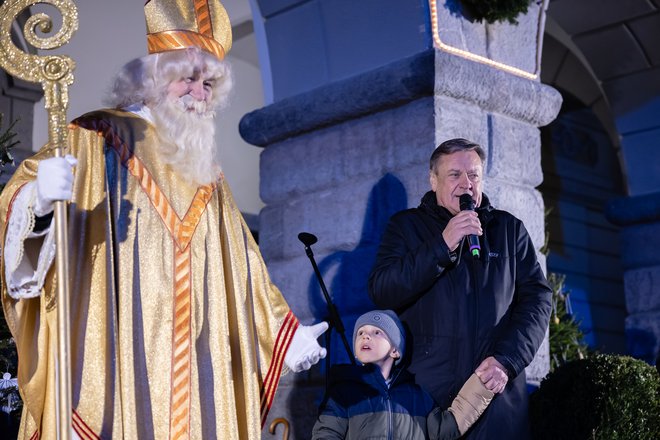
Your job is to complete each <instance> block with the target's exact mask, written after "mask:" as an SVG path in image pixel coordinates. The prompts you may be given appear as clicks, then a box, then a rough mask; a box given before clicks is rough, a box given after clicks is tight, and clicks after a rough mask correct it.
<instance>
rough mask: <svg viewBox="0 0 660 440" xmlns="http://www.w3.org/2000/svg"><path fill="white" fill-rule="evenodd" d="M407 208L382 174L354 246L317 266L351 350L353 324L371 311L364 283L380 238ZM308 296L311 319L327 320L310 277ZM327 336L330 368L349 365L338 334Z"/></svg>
mask: <svg viewBox="0 0 660 440" xmlns="http://www.w3.org/2000/svg"><path fill="white" fill-rule="evenodd" d="M407 207H408V198H407V195H406V190H405V188H404V186H403V183H401V181H400V180H399V179H398V178H397V177H396V176H394V175H393V174H390V173H387V174H385V175H384V176H383V177H382V178H380V179H379V180H378V182H377V183H376V184H375V185H374V187H373V188H372V190H371V192H370V193H369V198H368V200H367V207H366V210H365V217H364V221H363V224H362V234H361V236H360V240H359V242H358V244H357V246H355V248H353V249H352V250H338V251H335V252H333V253H331V254H329V255H327V256H326V257H325V258H323V259H322V260H321V261H320V262H319V263H318V266H319V271H320V272H321V275H322V277H323V279H324V282H325V283H326V286H327V288H328V292H329V294H330V297H331V298H332V301H333V302H334V304H335V306H337V309H338V312H339V315H340V317H341V320H342V322H343V324H344V326H345V330H346V337H347V339H348V343H349V345H351V348H352V341H351V338H352V334H353V325H354V323H355V320H356V319H357V317H358V316H359V315H360V314H362V313H364V312H366V311H368V310H371V309H373V308H374V305H373V303H372V302H371V300H370V299H369V295H368V292H367V283H368V280H369V273H370V272H371V268H372V266H373V264H374V262H375V259H376V253H377V251H378V246H379V245H380V240H381V237H382V235H383V232H384V231H385V227H386V226H387V222H388V221H389V219H390V217H391V216H392V215H393V214H395V213H396V212H398V211H401V210H404V209H406V208H407ZM342 227H344V225H343V224H342V223H341V221H339V219H338V221H337V228H338V229H339V230H340V231H341V228H342ZM308 292H309V298H310V302H311V303H312V304H313V311H314V316H317V317H323V319H327V316H328V310H327V305H326V302H325V299H324V297H323V292H321V288H320V287H319V283H318V280H317V278H316V276H314V275H313V276H312V277H311V278H310V280H309V288H308ZM330 334H331V336H330V341H331V344H330V346H329V350H328V351H329V356H330V364H337V363H345V362H349V357H348V353H347V352H346V350H345V348H344V345H343V344H342V341H341V338H340V336H339V334H338V333H337V332H336V331H334V330H333V329H331V332H330Z"/></svg>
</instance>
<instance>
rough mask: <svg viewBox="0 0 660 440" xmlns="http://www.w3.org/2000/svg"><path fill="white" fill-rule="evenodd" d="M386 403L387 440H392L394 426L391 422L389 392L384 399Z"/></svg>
mask: <svg viewBox="0 0 660 440" xmlns="http://www.w3.org/2000/svg"><path fill="white" fill-rule="evenodd" d="M385 399H386V401H387V438H388V439H389V440H392V438H393V432H392V431H393V430H394V424H393V422H392V399H390V392H389V391H388V392H387V396H386V397H385Z"/></svg>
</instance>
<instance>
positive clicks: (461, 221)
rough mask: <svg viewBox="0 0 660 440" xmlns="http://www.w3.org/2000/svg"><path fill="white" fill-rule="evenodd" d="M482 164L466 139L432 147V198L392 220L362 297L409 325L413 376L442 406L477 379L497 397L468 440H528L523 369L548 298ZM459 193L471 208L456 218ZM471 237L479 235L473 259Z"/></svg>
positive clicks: (531, 252) (540, 334) (519, 227)
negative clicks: (494, 202) (489, 188)
mask: <svg viewBox="0 0 660 440" xmlns="http://www.w3.org/2000/svg"><path fill="white" fill-rule="evenodd" d="M484 161H485V154H484V152H483V149H482V148H481V147H480V146H479V145H478V144H475V143H473V142H470V141H467V140H465V139H452V140H449V141H446V142H443V143H442V144H441V145H440V146H439V147H438V148H436V150H435V151H434V152H433V154H432V155H431V161H430V182H431V188H432V191H429V192H428V193H426V194H425V195H424V197H423V198H422V201H421V204H420V206H419V207H418V208H416V209H409V210H405V211H402V212H399V213H397V214H395V215H394V216H393V217H392V218H391V219H390V222H389V224H388V226H387V229H386V230H385V233H384V235H383V240H382V243H381V245H380V249H379V251H378V255H377V258H376V263H375V265H374V268H373V270H372V272H371V275H370V277H369V294H370V296H371V299H372V300H373V301H374V302H375V303H376V305H377V306H378V307H381V308H388V309H393V310H396V311H397V312H398V313H399V316H400V317H401V319H402V320H403V321H404V322H406V323H407V325H408V326H409V328H410V330H411V334H412V361H411V366H410V371H411V372H412V373H414V374H415V376H416V378H417V381H418V382H419V383H420V385H422V387H424V388H425V389H426V390H428V391H429V392H430V393H431V395H432V396H433V398H434V399H435V400H436V402H437V404H439V405H440V406H441V407H447V406H448V405H449V403H451V401H452V399H453V398H454V397H455V396H456V393H457V392H458V390H459V389H460V387H461V385H462V384H463V383H464V382H465V380H466V379H467V378H468V377H469V376H470V375H471V374H472V373H474V372H476V373H477V375H478V376H479V378H480V379H481V381H482V382H483V383H484V385H486V388H488V389H489V390H491V391H493V392H495V393H496V396H495V398H494V399H493V402H492V403H491V406H490V408H488V410H486V412H485V413H484V414H483V416H482V417H481V419H480V420H479V421H478V422H477V423H476V424H475V425H474V426H473V427H472V429H470V431H468V433H467V438H484V439H485V438H491V439H492V438H506V439H525V438H528V437H529V427H528V420H527V389H526V380H525V367H527V365H529V363H530V362H531V361H532V359H533V358H534V355H535V354H536V351H537V350H538V348H539V346H540V345H541V342H542V341H543V338H544V335H545V333H546V329H547V327H548V320H549V316H550V308H551V297H552V291H551V289H550V287H549V286H548V284H547V281H546V279H545V276H544V274H543V272H542V270H541V267H540V265H539V263H538V261H537V258H536V253H535V249H534V245H533V243H532V241H531V239H530V237H529V235H528V234H527V231H526V229H525V227H524V225H523V223H522V222H521V221H520V220H519V219H517V218H515V217H514V216H513V215H511V214H509V213H508V212H505V211H500V210H496V209H495V208H493V207H492V206H491V205H490V202H489V200H488V197H486V195H485V194H483V193H482V185H483V182H482V176H483V165H484ZM463 194H469V195H470V196H471V198H472V200H473V201H474V206H476V207H477V208H476V210H461V204H460V201H459V199H460V196H461V195H463ZM469 235H474V236H477V237H478V241H479V245H480V247H481V250H480V257H479V258H478V259H477V258H474V257H473V255H472V254H471V252H470V249H469V248H470V245H469V243H468V242H467V238H466V237H467V236H469Z"/></svg>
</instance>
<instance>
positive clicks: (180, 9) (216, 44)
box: [144, 0, 231, 59]
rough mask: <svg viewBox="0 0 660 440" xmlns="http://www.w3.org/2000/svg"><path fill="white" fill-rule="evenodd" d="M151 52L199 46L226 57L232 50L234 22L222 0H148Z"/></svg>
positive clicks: (218, 55)
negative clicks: (230, 18)
mask: <svg viewBox="0 0 660 440" xmlns="http://www.w3.org/2000/svg"><path fill="white" fill-rule="evenodd" d="M144 14H145V16H146V18H147V48H148V50H149V53H159V52H165V51H169V50H180V49H186V48H188V47H198V48H200V49H202V50H204V51H206V52H208V53H210V54H212V55H215V56H216V57H218V59H223V58H224V57H225V55H226V54H227V52H229V49H231V23H230V22H229V16H228V15H227V11H226V10H225V8H224V6H222V3H220V1H219V0H147V2H146V4H145V5H144Z"/></svg>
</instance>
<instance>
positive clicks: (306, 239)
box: [298, 232, 355, 385]
mask: <svg viewBox="0 0 660 440" xmlns="http://www.w3.org/2000/svg"><path fill="white" fill-rule="evenodd" d="M298 240H300V241H301V242H302V243H303V244H304V245H305V253H306V254H307V257H309V261H310V262H311V263H312V267H313V268H314V273H315V274H316V278H317V279H318V281H319V285H320V286H321V291H322V292H323V296H324V297H325V302H326V304H327V306H328V315H329V318H328V320H329V321H330V326H331V327H333V328H334V329H335V330H336V331H337V333H339V336H340V337H341V341H342V342H343V343H344V348H345V349H346V353H347V354H348V358H349V359H350V361H351V364H353V365H355V356H353V351H352V350H351V346H350V345H349V344H348V340H347V339H346V334H345V329H344V323H343V322H342V320H341V317H340V316H339V313H338V312H337V307H336V306H335V304H334V303H333V302H332V299H331V298H330V295H329V294H328V289H326V287H325V283H324V282H323V277H322V276H321V272H320V271H319V268H318V266H317V265H316V260H315V259H314V253H313V252H312V248H311V245H313V244H314V243H316V242H317V241H318V239H317V238H316V236H315V235H314V234H310V233H308V232H301V233H300V234H298ZM326 349H327V350H328V356H327V357H326V371H325V374H326V385H327V383H328V375H329V373H330V332H329V331H328V332H327V333H326Z"/></svg>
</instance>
